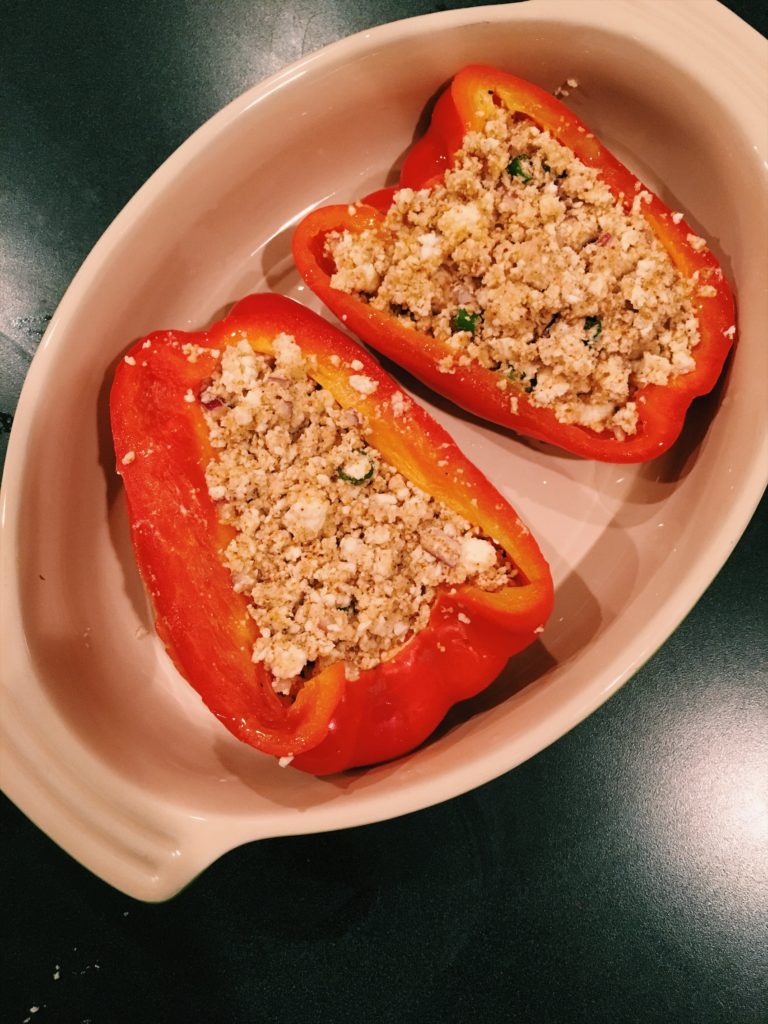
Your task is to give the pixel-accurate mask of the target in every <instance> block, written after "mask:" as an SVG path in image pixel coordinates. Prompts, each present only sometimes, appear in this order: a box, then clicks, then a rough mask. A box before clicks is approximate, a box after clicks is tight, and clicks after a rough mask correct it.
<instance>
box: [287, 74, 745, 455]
mask: <svg viewBox="0 0 768 1024" xmlns="http://www.w3.org/2000/svg"><path fill="white" fill-rule="evenodd" d="M500 104H501V105H503V106H505V107H507V109H508V110H510V111H511V112H513V113H518V112H519V113H521V114H523V115H525V116H527V117H528V118H530V119H531V120H532V121H534V122H535V123H536V124H537V125H538V126H539V127H540V128H542V129H546V130H547V131H549V132H550V134H551V135H552V136H553V137H554V138H556V139H557V140H558V141H559V142H560V143H562V144H563V145H565V146H567V147H568V148H569V149H571V150H572V152H573V153H575V155H576V156H577V157H578V158H579V159H580V160H582V161H583V162H584V163H585V164H587V165H588V166H589V167H593V168H595V169H597V170H598V171H599V172H600V175H601V177H602V179H603V180H604V181H605V183H606V185H607V186H608V187H609V188H610V190H611V191H612V193H613V194H614V196H615V197H616V199H617V200H618V201H620V202H621V203H622V204H623V206H624V208H625V209H627V210H628V209H629V208H630V207H631V205H632V202H633V200H634V198H635V196H636V195H637V193H638V191H639V190H640V188H641V187H643V188H644V187H645V186H641V184H640V182H639V181H638V179H637V178H636V177H635V176H634V175H633V174H632V173H631V172H630V171H629V170H627V168H626V167H624V165H623V164H621V163H620V162H619V161H618V160H617V159H616V158H615V157H614V156H613V155H612V154H611V153H609V152H608V150H607V149H606V148H605V147H604V146H603V145H602V143H600V142H599V141H598V139H596V138H595V136H594V135H593V134H592V132H590V130H589V129H588V128H587V126H586V125H585V124H583V122H582V121H581V120H579V118H578V117H576V115H575V114H573V113H571V111H570V110H568V108H567V107H565V106H564V105H563V104H562V103H561V102H560V101H559V100H557V99H555V97H554V96H552V95H550V94H549V93H547V92H545V91H544V90H543V89H540V88H539V87H538V86H536V85H533V84H531V83H530V82H525V81H523V80H522V79H520V78H516V77H515V76H513V75H510V74H507V73H505V72H502V71H498V70H495V69H494V68H489V67H483V66H469V67H466V68H464V69H463V70H462V71H460V72H459V73H458V74H457V75H456V76H455V77H454V78H453V79H452V81H451V83H450V85H449V87H448V88H447V90H446V91H445V92H444V93H443V94H442V96H441V97H440V99H439V100H438V102H437V104H436V105H435V108H434V111H433V114H432V119H431V123H430V127H429V129H428V131H427V133H426V135H424V137H423V138H422V139H421V140H419V141H418V142H417V143H416V144H415V145H414V146H413V147H412V149H411V150H410V152H409V154H408V156H407V157H406V160H405V163H404V165H403V168H402V172H401V175H400V186H399V187H409V188H414V189H420V188H428V187H430V186H432V185H434V184H435V183H436V182H438V181H439V180H440V178H441V177H442V175H443V174H444V172H445V170H446V169H447V168H448V167H450V166H451V161H452V159H453V155H454V154H455V153H456V152H457V150H458V149H459V148H460V147H461V143H462V139H463V138H464V136H465V135H466V134H467V132H469V131H477V130H481V129H482V126H483V124H484V123H485V121H486V120H487V119H488V118H489V117H490V116H492V115H494V114H495V115H496V116H497V115H498V111H497V109H496V108H497V107H498V105H500ZM646 191H647V192H649V194H650V190H649V189H646ZM394 192H395V189H381V190H380V191H378V192H374V193H372V194H371V195H370V196H368V197H367V198H366V199H365V200H363V202H362V204H356V205H354V206H326V207H321V208H320V209H317V210H315V211H313V212H312V213H310V214H309V215H308V216H307V217H305V218H304V219H303V220H302V221H301V223H300V224H299V225H298V227H297V229H296V232H295V235H294V240H293V254H294V259H295V261H296V265H297V267H298V268H299V271H300V272H301V274H302V276H303V277H304V279H305V281H306V282H307V284H308V285H309V286H310V288H312V290H313V291H314V292H315V293H316V294H317V295H318V296H319V297H320V298H321V299H322V300H323V302H324V303H325V304H326V305H327V306H328V308H329V309H331V310H332V311H333V312H334V313H335V314H336V315H337V316H338V317H339V318H340V319H341V320H343V321H344V323H345V324H346V326H347V327H348V328H349V329H350V330H352V331H354V332H355V334H357V335H358V336H359V337H360V338H362V340H363V341H365V342H367V343H368V344H370V345H371V346H372V347H373V348H375V349H377V350H378V351H379V352H382V353H383V354H384V355H386V356H388V357H389V358H390V359H392V360H394V361H395V362H396V363H398V364H399V365H400V366H403V367H404V368H405V369H406V370H408V371H409V372H410V373H412V374H413V375H414V376H415V377H417V378H418V379H419V380H421V381H423V382H424V383H425V384H428V385H429V386H430V387H431V388H433V389H434V390H435V391H437V392H439V393H440V394H442V395H445V396H446V397H447V398H450V399H451V400H452V401H454V402H455V403H456V404H457V405H459V406H461V407H462V408H464V409H467V410H469V411H470V412H473V413H475V414H476V415H478V416H481V417H483V418H484V419H486V420H490V421H491V422H493V423H498V424H501V425H502V426H506V427H511V428H512V429H513V430H515V431H516V432H517V433H519V434H523V435H526V436H528V437H532V438H537V439H539V440H541V441H548V442H550V443H551V444H554V445H557V446H558V447H560V448H564V449H566V450H567V451H570V452H573V453H574V454H576V455H581V456H584V457H586V458H591V459H598V460H601V461H605V462H644V461H645V460H647V459H651V458H654V457H655V456H657V455H660V454H661V453H662V452H664V451H665V450H666V449H667V448H669V446H670V445H671V444H672V443H673V442H674V441H675V440H676V439H677V437H678V436H679V434H680V431H681V430H682V427H683V421H684V419H685V415H686V412H687V410H688V407H689V406H690V404H691V402H692V401H693V399H694V398H695V397H697V396H698V395H703V394H706V393H707V392H708V391H710V390H711V389H712V388H713V386H714V385H715V383H716V381H717V378H718V377H719V375H720V372H721V370H722V368H723V364H724V362H725V358H726V356H727V354H728V351H729V349H730V347H731V345H732V344H733V340H734V336H735V326H734V323H735V321H734V315H735V314H734V304H733V296H732V294H731V290H730V287H729V285H728V283H727V281H726V280H725V277H724V276H723V273H722V270H721V269H720V266H719V265H718V263H717V260H716V259H715V257H714V256H713V254H712V253H711V252H710V251H709V249H708V248H706V247H705V248H697V247H695V246H698V245H699V244H700V243H698V242H696V241H695V235H694V232H693V230H692V228H691V227H690V226H689V225H688V224H686V222H685V221H684V220H683V219H681V217H680V215H677V214H676V215H673V214H672V211H671V210H669V209H668V207H667V206H665V205H664V203H662V201H661V200H660V199H659V198H658V197H657V196H655V195H652V194H651V199H650V202H647V203H645V202H644V203H642V204H641V208H642V214H643V216H644V217H645V219H646V221H647V222H648V224H649V226H650V227H651V230H652V231H653V233H654V234H655V236H656V238H657V239H658V240H659V242H660V243H661V244H662V245H663V247H664V248H665V249H666V251H667V253H668V254H669V256H670V258H671V260H672V261H673V263H674V264H675V266H676V267H677V268H678V270H679V271H680V273H681V274H682V275H683V276H684V277H686V278H687V279H692V278H694V275H697V276H696V278H694V280H695V281H696V282H697V287H696V288H694V289H693V292H694V308H695V310H696V314H697V317H698V321H699V333H700V339H701V340H700V341H699V344H698V345H697V346H696V347H695V348H694V350H693V353H692V355H693V357H694V359H695V362H696V366H695V368H694V369H693V370H691V372H689V373H686V374H683V375H679V376H676V377H674V378H672V379H671V380H670V381H669V383H667V384H665V385H654V384H649V385H646V386H645V387H643V388H641V389H640V390H638V391H637V393H636V395H635V400H636V401H637V403H638V410H639V424H638V430H637V433H636V434H634V435H629V436H627V437H626V439H624V440H618V439H617V438H616V437H615V436H614V435H613V433H611V432H609V431H604V432H596V431H593V430H590V429H588V428H586V427H582V426H578V425H574V424H564V423H560V422H558V420H557V419H556V417H555V414H554V413H553V412H552V411H551V410H550V409H548V408H539V407H537V406H535V405H533V404H532V403H531V402H530V401H529V399H528V398H527V396H526V394H525V393H524V392H521V393H520V394H519V395H518V396H517V397H518V401H517V411H516V412H513V411H512V410H511V408H510V401H509V393H508V392H504V391H501V390H499V388H498V387H497V377H496V376H495V375H494V373H493V371H492V370H487V369H485V368H484V367H482V366H480V365H479V364H475V365H471V366H457V367H456V368H455V372H452V373H450V374H446V373H443V372H441V371H440V369H439V366H438V364H439V363H440V362H441V361H443V360H445V358H446V357H449V358H450V356H451V352H452V350H451V349H450V348H449V347H448V346H447V345H446V344H445V343H444V342H442V341H438V340H437V339H436V338H434V337H432V336H430V335H428V334H425V333H423V332H420V331H418V330H416V329H414V328H409V327H406V326H403V324H402V323H401V322H400V321H399V320H398V319H397V318H396V317H394V316H392V315H390V314H389V313H387V312H381V311H379V310H377V309H373V308H372V307H371V306H370V305H368V304H367V303H366V302H365V301H364V300H362V299H360V298H358V297H357V296H355V295H350V294H347V293H345V292H342V291H339V290H337V289H335V288H333V287H331V275H332V274H333V273H334V270H335V268H334V265H333V262H332V260H331V259H330V258H329V257H328V256H327V255H326V253H325V239H326V236H327V235H328V233H329V232H332V231H342V230H345V229H346V230H348V231H350V232H352V233H353V234H354V233H357V232H362V231H363V230H366V229H373V230H376V229H380V228H381V225H382V223H383V220H384V213H385V211H386V210H387V208H388V207H389V205H390V202H391V199H392V196H393V194H394ZM692 238H693V239H694V244H692V243H691V239H692ZM699 285H701V286H707V287H706V288H705V294H703V295H702V294H699V290H698V286H699Z"/></svg>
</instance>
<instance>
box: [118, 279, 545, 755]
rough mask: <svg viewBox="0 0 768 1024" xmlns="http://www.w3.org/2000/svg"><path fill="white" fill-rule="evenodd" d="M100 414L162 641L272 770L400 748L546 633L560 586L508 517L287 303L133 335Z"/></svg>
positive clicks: (394, 390) (337, 345)
mask: <svg viewBox="0 0 768 1024" xmlns="http://www.w3.org/2000/svg"><path fill="white" fill-rule="evenodd" d="M111 418H112V431H113V436H114V444H115V453H116V457H117V468H118V472H119V473H120V474H121V475H122V477H123V481H124V486H125V494H126V499H127V504H128V511H129V518H130V523H131V531H132V539H133V545H134V549H135V553H136V558H137V562H138V566H139V569H140V571H141V574H142V577H143V579H144V582H145V584H146V586H147V589H148V591H149V593H150V595H151V597H152V601H153V604H154V612H155V618H156V629H157V632H158V635H159V636H160V638H161V639H162V641H163V642H164V644H165V646H166V648H167V650H168V653H169V654H170V656H171V658H172V659H173V661H174V662H175V664H176V666H177V667H178V669H179V671H180V672H181V674H182V675H183V676H184V677H185V678H186V679H187V681H188V682H189V683H190V684H191V685H192V686H193V687H194V688H195V690H197V692H198V693H199V694H200V696H201V697H202V699H203V700H204V702H205V703H206V704H207V706H208V708H209V709H210V710H211V711H212V712H213V713H214V714H215V715H216V716H217V717H218V718H219V719H220V721H221V722H222V723H223V724H224V725H225V726H226V727H227V728H228V729H229V730H230V731H231V732H233V733H234V735H235V736H237V737H238V738H239V739H241V740H243V741H245V742H246V743H249V744H252V745H253V746H254V747H256V748H258V749H259V750H261V751H264V752H266V753H267V754H271V755H274V756H276V757H278V758H280V759H281V760H282V763H283V764H287V763H290V762H292V763H293V765H294V766H295V767H298V768H301V769H303V770H305V771H308V772H313V773H316V774H324V773H329V772H336V771H340V770H343V769H346V768H350V767H353V766H358V765H367V764H373V763H376V762H380V761H384V760H388V759H390V758H393V757H397V756H398V755H400V754H404V753H406V752H407V751H409V750H412V749H413V748H414V747H416V746H417V745H418V744H419V743H421V742H422V741H423V740H424V739H426V737H427V736H429V734H430V733H431V732H432V731H433V730H434V728H435V727H436V726H437V724H438V723H439V722H440V720H441V719H442V718H443V716H444V715H445V713H446V711H447V710H448V708H449V707H451V705H453V704H454V703H456V702H457V701H460V700H462V699H463V698H466V697H470V696H472V695H473V694H475V693H477V692H478V691H480V690H481V689H483V688H484V687H486V686H487V685H488V684H489V683H491V682H492V681H493V680H494V679H495V678H496V677H497V676H498V674H499V672H500V671H501V669H502V668H503V666H504V665H505V663H506V661H507V660H508V659H509V657H510V656H511V655H513V654H514V653H516V652H517V651H519V650H521V649H522V648H524V647H526V646H527V645H528V644H530V643H531V642H532V641H533V640H534V639H535V638H536V636H537V634H538V633H540V632H541V631H542V628H543V626H544V623H545V621H546V619H547V616H548V615H549V612H550V610H551V605H552V581H551V577H550V573H549V569H548V566H547V564H546V562H545V560H544V559H543V557H542V555H541V553H540V551H539V548H538V546H537V544H536V542H535V540H534V539H533V537H532V536H531V534H530V533H529V531H528V529H527V528H526V527H525V526H524V525H523V523H522V522H521V521H520V520H519V518H518V517H517V515H516V513H515V512H514V510H513V509H512V508H511V507H510V505H509V504H508V503H507V502H506V501H505V500H504V499H503V498H502V497H501V495H500V494H499V493H498V492H497V491H496V490H495V489H494V487H493V486H492V485H491V484H490V483H489V482H488V481H487V480H486V479H485V477H484V476H483V475H482V474H481V473H480V472H479V471H478V470H477V469H476V468H475V467H474V466H473V465H472V464H471V463H470V462H469V461H468V460H467V459H466V458H465V457H464V456H463V455H462V453H461V451H460V450H459V449H458V448H457V446H456V445H455V444H454V443H453V441H452V440H451V438H450V437H449V436H448V435H447V434H446V433H445V431H444V430H443V429H442V428H441V427H439V426H438V425H437V424H436V423H435V422H434V421H433V420H432V419H431V418H430V417H429V416H428V415H427V413H426V412H425V411H424V410H423V409H422V408H421V407H420V406H419V405H417V404H416V403H414V402H413V401H412V399H411V398H410V397H408V395H407V394H406V393H405V392H403V391H402V390H401V389H400V388H399V387H398V386H397V384H396V383H395V382H394V381H393V380H392V379H391V378H390V377H389V376H388V375H387V374H385V373H384V372H383V371H382V369H381V368H380V367H379V365H378V363H376V361H375V360H374V359H372V358H371V357H370V356H369V355H368V354H367V353H366V352H364V351H363V350H362V349H361V348H360V346H358V345H357V344H356V343H355V342H354V341H352V340H351V339H350V338H348V337H347V336H346V335H344V334H342V333H341V332H339V331H338V330H336V328H334V327H332V326H331V325H329V324H328V323H326V322H325V321H324V320H322V319H321V318H320V317H318V316H317V315H316V314H314V313H312V312H310V311H309V310H307V309H305V308H304V307H303V306H300V305H299V304H297V303H295V302H293V301H291V300H290V299H286V298H283V297H280V296H274V295H252V296H250V297H248V298H246V299H244V300H242V301H241V302H240V303H238V304H237V305H236V306H235V307H234V308H233V309H232V311H231V312H230V313H229V315H228V316H227V317H226V318H225V319H224V320H222V321H221V322H219V323H217V324H216V325H214V326H213V327H212V328H211V329H210V330H208V331H206V332H201V333H195V334H190V333H181V332H175V331H161V332H156V333H154V334H150V335H149V336H147V337H146V338H143V339H141V340H140V341H138V342H137V343H136V344H135V345H134V346H133V347H132V348H131V350H130V352H129V353H128V354H127V355H126V356H125V358H124V360H123V361H122V362H121V364H120V365H119V367H118V369H117V372H116V375H115V379H114V384H113V387H112V392H111Z"/></svg>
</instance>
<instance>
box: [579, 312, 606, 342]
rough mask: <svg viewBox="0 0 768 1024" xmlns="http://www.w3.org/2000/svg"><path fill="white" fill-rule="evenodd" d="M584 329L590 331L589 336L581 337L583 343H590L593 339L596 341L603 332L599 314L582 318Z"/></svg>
mask: <svg viewBox="0 0 768 1024" xmlns="http://www.w3.org/2000/svg"><path fill="white" fill-rule="evenodd" d="M584 330H585V331H587V332H590V331H591V335H590V337H589V338H583V339H582V340H583V342H584V344H585V345H590V344H591V343H592V342H593V341H597V339H598V338H599V337H600V335H601V334H602V333H603V321H602V320H601V319H600V317H599V316H588V317H587V318H586V319H585V320H584Z"/></svg>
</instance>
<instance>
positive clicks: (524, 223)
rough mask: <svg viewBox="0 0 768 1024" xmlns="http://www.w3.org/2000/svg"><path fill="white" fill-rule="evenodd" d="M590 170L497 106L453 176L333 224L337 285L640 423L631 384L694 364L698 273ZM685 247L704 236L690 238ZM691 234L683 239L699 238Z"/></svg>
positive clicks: (509, 382) (570, 416)
mask: <svg viewBox="0 0 768 1024" xmlns="http://www.w3.org/2000/svg"><path fill="white" fill-rule="evenodd" d="M650 198H651V197H650V194H649V193H647V192H645V191H644V190H642V188H639V189H638V191H637V193H636V194H635V196H634V197H633V203H632V208H631V211H630V212H626V211H625V210H624V209H623V207H622V206H621V204H620V203H619V202H618V201H617V200H616V198H615V197H614V196H613V194H612V193H611V191H610V189H609V188H608V186H607V185H606V184H605V183H604V182H603V181H602V179H601V177H600V174H599V172H598V171H597V170H595V169H593V168H590V167H588V166H587V165H586V164H584V163H583V162H582V161H580V160H579V159H578V158H577V157H576V156H575V155H574V154H573V153H572V152H571V150H569V149H568V148H566V147H565V146H563V145H561V144H560V143H559V142H558V141H556V140H555V139H554V138H553V137H552V136H551V135H550V134H549V133H548V132H547V131H543V130H541V129H540V128H539V127H537V126H536V125H535V124H534V123H533V122H531V121H530V120H528V119H525V118H523V119H520V118H519V117H516V116H514V115H512V114H510V113H509V112H507V111H505V110H503V109H499V111H498V116H495V117H493V118H490V119H489V120H488V121H487V122H486V123H485V127H484V131H482V132H470V133H469V134H467V135H466V136H465V138H464V141H463V145H462V148H461V150H460V151H459V152H458V153H457V154H456V158H455V161H454V165H453V168H452V169H451V170H449V171H447V172H446V174H445V177H444V181H443V182H442V183H440V184H438V185H436V186H434V187H433V188H431V189H423V190H420V191H414V190H412V189H408V188H403V189H401V190H400V191H399V192H397V193H396V195H395V198H394V201H393V204H392V206H391V208H390V210H389V212H388V213H387V215H386V218H385V220H384V223H383V227H382V229H381V230H373V229H369V230H365V231H362V232H360V233H357V234H353V233H351V232H349V231H336V232H331V233H329V234H328V236H327V239H326V252H327V254H328V255H329V256H330V257H331V258H332V259H333V261H334V264H335V268H336V270H335V273H334V275H333V276H332V279H331V284H332V286H333V287H334V288H336V289H339V290H341V291H344V292H347V293H350V294H355V295H357V296H358V297H359V298H361V299H363V300H364V301H366V302H369V303H370V305H371V306H373V307H375V308H376V309H379V310H383V311H387V312H389V313H391V314H393V315H395V316H396V317H397V318H398V319H399V321H400V322H401V323H402V324H404V325H405V326H406V327H411V328H414V329H417V330H419V331H422V332H425V333H427V334H430V335H432V336H434V337H436V338H438V339H439V340H441V341H443V342H445V343H446V345H447V349H448V353H447V355H446V357H445V359H443V360H442V362H441V363H440V367H439V368H440V370H441V371H442V372H444V373H453V372H455V370H456V368H457V367H459V366H467V365H470V364H477V363H479V364H481V365H482V366H484V367H486V368H487V369H489V370H492V371H494V372H495V373H496V374H497V375H498V381H497V383H498V387H499V388H500V389H501V390H502V391H505V392H508V393H509V397H510V407H511V410H512V412H516V410H517V403H518V401H519V396H520V394H521V393H523V394H525V395H526V397H527V398H528V399H529V401H530V402H531V403H532V404H533V405H535V406H538V407H545V408H549V409H551V410H552V412H553V413H554V415H555V416H556V418H557V419H558V421H560V422H561V423H573V424H578V425H581V426H584V427H588V428H591V429H592V430H595V431H607V432H609V433H611V434H612V435H613V436H615V437H616V438H617V439H618V440H623V439H624V438H625V437H626V436H628V435H632V434H634V433H636V431H637V424H638V410H637V402H636V400H635V399H636V395H637V391H638V390H639V389H640V388H642V387H643V386H644V385H646V384H666V383H667V382H668V381H669V380H670V379H671V378H673V377H675V376H676V375H678V374H685V373H687V372H689V371H690V370H692V369H693V368H694V365H695V363H694V359H693V356H692V350H693V349H694V347H695V346H696V345H697V343H698V342H699V328H698V320H697V317H696V314H695V310H694V306H693V300H692V285H691V283H690V282H688V281H687V280H686V279H685V278H684V277H683V276H682V275H681V274H680V272H679V271H678V270H677V268H676V267H675V265H674V263H673V262H672V260H671V259H670V257H669V255H668V254H667V253H666V251H665V250H664V248H663V247H662V245H661V244H660V243H659V242H658V240H657V239H656V238H655V237H654V235H653V233H652V231H651V230H650V228H649V227H648V225H647V223H646V221H645V220H644V218H643V216H642V214H641V209H642V204H643V203H644V202H648V201H650ZM692 238H693V240H692V242H691V244H692V245H693V244H695V243H697V242H700V243H701V245H704V244H705V243H704V241H703V239H701V240H700V239H697V238H696V237H695V236H692ZM690 240H691V239H689V241H690Z"/></svg>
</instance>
